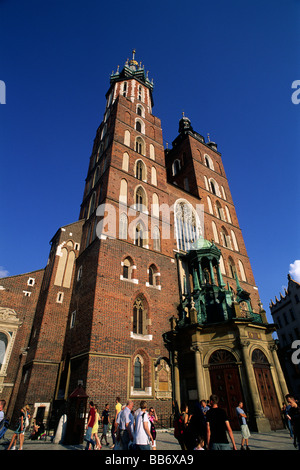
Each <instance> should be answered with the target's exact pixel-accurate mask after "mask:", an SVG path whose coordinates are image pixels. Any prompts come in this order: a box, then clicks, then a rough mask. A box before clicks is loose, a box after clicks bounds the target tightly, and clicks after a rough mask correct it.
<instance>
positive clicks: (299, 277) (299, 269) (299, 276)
mask: <svg viewBox="0 0 300 470" xmlns="http://www.w3.org/2000/svg"><path fill="white" fill-rule="evenodd" d="M289 273H290V275H291V276H292V279H294V280H295V281H297V282H300V259H296V260H295V261H294V262H293V263H291V264H290V270H289Z"/></svg>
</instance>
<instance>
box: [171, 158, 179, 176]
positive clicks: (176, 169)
mask: <svg viewBox="0 0 300 470" xmlns="http://www.w3.org/2000/svg"><path fill="white" fill-rule="evenodd" d="M180 170H181V164H180V160H175V161H174V162H173V164H172V175H173V176H176V175H178V173H179V172H180Z"/></svg>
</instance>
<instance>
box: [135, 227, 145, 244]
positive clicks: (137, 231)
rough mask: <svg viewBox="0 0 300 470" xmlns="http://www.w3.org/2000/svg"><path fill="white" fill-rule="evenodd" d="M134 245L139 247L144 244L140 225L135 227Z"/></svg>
mask: <svg viewBox="0 0 300 470" xmlns="http://www.w3.org/2000/svg"><path fill="white" fill-rule="evenodd" d="M134 244H135V245H137V246H140V247H142V246H143V244H144V233H143V228H142V226H141V224H138V225H137V226H136V229H135V240H134Z"/></svg>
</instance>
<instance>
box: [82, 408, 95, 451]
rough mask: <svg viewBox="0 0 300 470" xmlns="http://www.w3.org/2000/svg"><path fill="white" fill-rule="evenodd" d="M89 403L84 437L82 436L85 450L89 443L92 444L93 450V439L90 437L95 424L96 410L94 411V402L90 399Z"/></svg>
mask: <svg viewBox="0 0 300 470" xmlns="http://www.w3.org/2000/svg"><path fill="white" fill-rule="evenodd" d="M89 405H90V411H89V414H88V422H87V426H86V433H85V438H84V440H85V441H86V446H85V450H89V447H90V444H92V446H93V450H94V447H95V441H94V440H93V439H92V429H93V426H94V424H95V417H96V411H95V406H94V402H92V401H90V403H89Z"/></svg>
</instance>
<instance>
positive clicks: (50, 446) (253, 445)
mask: <svg viewBox="0 0 300 470" xmlns="http://www.w3.org/2000/svg"><path fill="white" fill-rule="evenodd" d="M12 434H13V432H12V431H10V430H8V431H7V432H6V434H5V438H4V439H1V441H0V450H5V449H6V448H7V447H8V445H9V442H10V439H11V437H12ZM234 438H235V442H236V446H237V449H239V448H240V442H241V435H240V433H239V432H237V431H235V432H234ZM84 447H85V445H63V444H54V443H52V442H51V439H50V438H49V437H48V438H47V440H46V441H31V440H29V439H28V438H26V437H25V442H24V446H23V450H39V451H40V450H48V451H49V450H83V449H84ZM249 447H250V449H251V450H288V451H292V450H297V449H295V447H294V445H293V441H292V439H291V438H290V436H289V433H288V431H287V430H280V431H272V432H270V433H252V434H251V437H250V439H249ZM17 448H18V446H17ZM110 450H111V449H110V448H109V446H103V447H102V449H101V452H103V451H110ZM157 451H169V452H177V451H180V446H179V444H178V442H177V440H176V439H175V437H174V436H173V430H172V429H168V430H158V431H157ZM115 454H117V452H116V453H115ZM118 454H119V453H118Z"/></svg>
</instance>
